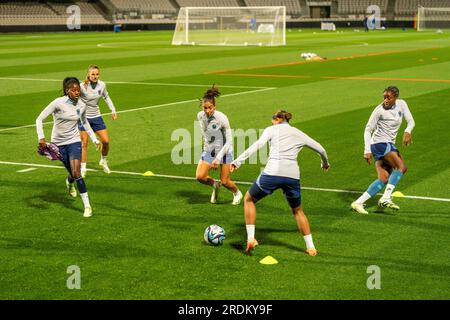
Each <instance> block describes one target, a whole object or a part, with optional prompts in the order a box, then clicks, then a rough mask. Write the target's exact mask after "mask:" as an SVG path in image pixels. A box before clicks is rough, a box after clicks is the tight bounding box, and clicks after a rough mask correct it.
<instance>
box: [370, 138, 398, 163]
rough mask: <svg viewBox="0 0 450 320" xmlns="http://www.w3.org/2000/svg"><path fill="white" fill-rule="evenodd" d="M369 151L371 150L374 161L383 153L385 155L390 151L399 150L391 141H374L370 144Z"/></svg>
mask: <svg viewBox="0 0 450 320" xmlns="http://www.w3.org/2000/svg"><path fill="white" fill-rule="evenodd" d="M370 151H371V152H372V155H373V158H374V159H375V161H377V160H380V159H381V158H383V157H384V156H385V155H387V154H388V153H389V152H391V151H396V152H397V153H398V154H400V152H399V151H398V149H397V148H396V147H395V146H394V144H393V143H392V142H382V143H374V144H371V145H370Z"/></svg>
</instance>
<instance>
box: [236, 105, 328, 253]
mask: <svg viewBox="0 0 450 320" xmlns="http://www.w3.org/2000/svg"><path fill="white" fill-rule="evenodd" d="M290 119H292V114H290V113H289V112H287V111H284V110H279V111H277V112H276V113H275V114H274V115H273V116H272V124H273V125H272V126H270V127H268V128H266V129H265V130H264V132H263V133H262V135H261V137H260V138H259V139H258V141H256V142H255V143H253V144H252V145H251V146H250V147H249V148H248V149H247V150H245V151H244V152H243V153H242V154H241V155H240V156H239V157H238V158H237V159H236V160H234V161H233V162H232V163H231V166H232V169H231V171H234V170H235V169H238V168H239V167H240V166H241V164H242V163H243V162H244V161H245V160H246V159H247V158H248V157H250V156H251V155H252V154H253V153H255V152H256V151H257V150H258V149H260V148H261V147H263V146H264V145H265V144H266V143H269V160H268V162H267V165H266V166H265V168H264V170H263V172H262V173H261V174H260V175H259V177H258V178H257V179H256V181H255V182H254V183H253V185H252V186H251V187H250V189H249V190H248V191H247V193H246V194H245V197H244V213H245V225H246V229H247V248H246V249H245V252H246V253H249V252H250V251H252V250H253V248H254V247H255V246H257V245H258V241H256V239H255V224H256V206H255V203H256V202H257V201H259V200H261V199H263V198H264V197H266V196H268V195H270V194H272V193H273V192H274V191H275V190H277V189H280V188H281V189H282V190H283V193H284V195H285V197H286V200H287V201H288V203H289V206H290V207H291V210H292V213H293V214H294V217H295V220H296V221H297V226H298V230H299V231H300V232H301V233H302V234H303V239H304V240H305V243H306V252H307V253H308V254H309V255H310V256H315V255H316V254H317V250H316V248H315V246H314V243H313V240H312V235H311V229H310V226H309V222H308V219H307V217H306V215H305V213H304V212H303V209H302V201H301V190H300V168H299V166H298V162H297V155H298V153H299V152H300V151H301V149H302V148H303V147H308V148H310V149H312V150H314V151H315V152H317V153H318V154H319V155H320V158H321V160H322V169H323V170H325V171H327V170H328V169H329V168H330V164H329V162H328V156H327V153H326V151H325V149H324V148H323V147H322V146H321V145H320V144H319V143H318V142H316V141H315V140H314V139H312V138H310V137H309V136H308V135H306V134H305V133H303V132H302V131H300V130H298V129H297V128H295V127H292V126H291V125H290V124H289V120H290Z"/></svg>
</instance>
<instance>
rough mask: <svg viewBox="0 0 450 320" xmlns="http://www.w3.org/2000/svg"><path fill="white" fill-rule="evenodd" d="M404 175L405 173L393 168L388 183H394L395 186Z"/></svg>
mask: <svg viewBox="0 0 450 320" xmlns="http://www.w3.org/2000/svg"><path fill="white" fill-rule="evenodd" d="M402 177H403V173H402V172H401V171H399V170H393V171H392V173H391V175H390V176H389V180H388V184H392V185H393V186H395V185H397V183H398V182H399V181H400V179H401V178H402Z"/></svg>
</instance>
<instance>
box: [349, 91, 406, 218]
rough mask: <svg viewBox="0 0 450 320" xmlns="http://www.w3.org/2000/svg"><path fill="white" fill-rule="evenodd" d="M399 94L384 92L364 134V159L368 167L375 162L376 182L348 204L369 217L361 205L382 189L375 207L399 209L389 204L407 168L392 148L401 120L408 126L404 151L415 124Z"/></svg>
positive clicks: (404, 135) (404, 134)
mask: <svg viewBox="0 0 450 320" xmlns="http://www.w3.org/2000/svg"><path fill="white" fill-rule="evenodd" d="M399 93H400V92H399V90H398V88H397V87H394V86H392V87H388V88H386V89H385V90H384V93H383V94H384V100H383V102H382V103H381V104H379V105H378V106H377V107H376V108H375V110H374V111H373V112H372V115H371V116H370V118H369V121H368V122H367V125H366V129H365V131H364V159H365V160H366V161H367V163H368V164H370V162H371V160H372V158H374V160H375V169H376V171H377V175H378V179H376V180H375V181H374V182H372V184H371V185H370V186H369V188H368V189H367V191H366V192H364V193H363V195H362V196H361V197H359V198H358V199H357V200H356V201H355V202H353V203H352V204H351V207H352V209H353V210H355V211H356V212H358V213H362V214H367V213H368V212H367V210H366V209H365V208H364V202H366V201H367V200H369V199H370V198H371V197H374V196H375V195H376V194H377V193H378V192H380V191H381V189H383V188H384V186H385V185H386V189H385V191H384V194H383V196H382V197H381V198H380V200H379V201H378V205H379V206H380V207H385V208H391V209H393V210H399V209H400V207H399V206H398V205H396V204H395V203H394V202H392V191H393V190H394V188H395V186H396V185H397V183H398V182H399V181H400V179H401V177H402V176H403V174H405V172H406V170H407V168H406V164H405V161H404V160H403V158H402V156H401V155H400V152H399V151H398V149H397V148H396V147H395V145H394V144H395V140H396V138H397V133H398V130H399V129H400V125H401V124H402V120H403V118H404V119H405V120H406V123H407V127H406V129H405V132H404V133H403V144H404V145H405V147H406V146H408V145H409V144H411V132H412V130H413V128H414V125H415V123H414V119H413V117H412V115H411V112H410V111H409V108H408V105H407V104H406V102H405V101H404V100H401V99H398V96H399Z"/></svg>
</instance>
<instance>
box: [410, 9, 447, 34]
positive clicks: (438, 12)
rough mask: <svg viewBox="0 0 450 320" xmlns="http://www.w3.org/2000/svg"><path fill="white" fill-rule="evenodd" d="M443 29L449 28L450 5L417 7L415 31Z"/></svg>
mask: <svg viewBox="0 0 450 320" xmlns="http://www.w3.org/2000/svg"><path fill="white" fill-rule="evenodd" d="M443 29H450V7H449V8H425V7H419V9H418V10H417V31H425V30H443Z"/></svg>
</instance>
